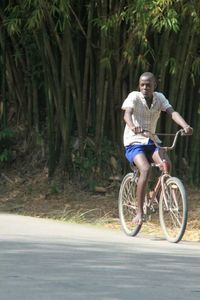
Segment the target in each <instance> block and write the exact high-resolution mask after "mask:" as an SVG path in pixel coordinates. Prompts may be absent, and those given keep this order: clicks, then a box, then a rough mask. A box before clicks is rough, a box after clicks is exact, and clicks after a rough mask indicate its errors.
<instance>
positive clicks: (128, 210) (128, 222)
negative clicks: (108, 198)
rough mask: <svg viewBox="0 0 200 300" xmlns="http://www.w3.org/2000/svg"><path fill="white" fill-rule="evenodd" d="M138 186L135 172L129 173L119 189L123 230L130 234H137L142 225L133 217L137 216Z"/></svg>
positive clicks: (120, 217)
mask: <svg viewBox="0 0 200 300" xmlns="http://www.w3.org/2000/svg"><path fill="white" fill-rule="evenodd" d="M136 186H137V181H136V177H135V176H134V173H128V174H127V175H126V176H125V177H124V178H123V180H122V183H121V186H120V190H119V198H118V208H119V219H120V223H121V226H122V229H123V231H124V232H125V233H126V234H127V235H128V236H136V235H137V234H138V232H139V231H140V229H141V226H142V225H138V224H134V223H133V218H134V217H135V216H136V211H137V202H136Z"/></svg>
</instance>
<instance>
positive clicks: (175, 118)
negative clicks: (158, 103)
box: [166, 107, 193, 135]
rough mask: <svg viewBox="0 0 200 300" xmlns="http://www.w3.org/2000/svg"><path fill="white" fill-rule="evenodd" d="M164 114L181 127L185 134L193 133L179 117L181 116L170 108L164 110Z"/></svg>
mask: <svg viewBox="0 0 200 300" xmlns="http://www.w3.org/2000/svg"><path fill="white" fill-rule="evenodd" d="M166 113H167V114H168V115H169V116H170V117H171V119H172V120H173V121H174V122H175V123H176V124H178V125H179V126H181V127H182V128H183V129H184V131H185V133H186V134H190V135H191V134H192V133H193V128H192V127H190V125H188V123H187V122H186V121H185V120H184V119H183V118H182V117H181V115H180V114H179V113H178V112H177V111H175V110H174V109H173V108H172V107H170V108H168V109H167V110H166Z"/></svg>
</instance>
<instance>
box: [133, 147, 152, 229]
mask: <svg viewBox="0 0 200 300" xmlns="http://www.w3.org/2000/svg"><path fill="white" fill-rule="evenodd" d="M134 163H135V165H136V167H137V168H138V170H139V173H140V176H139V178H138V182H137V190H136V198H137V204H138V211H137V215H136V217H135V218H134V219H133V222H134V223H135V224H142V218H143V203H144V197H145V192H146V186H147V182H148V177H149V171H150V164H149V162H148V160H147V158H146V156H145V155H144V154H143V153H140V154H137V155H136V156H135V158H134Z"/></svg>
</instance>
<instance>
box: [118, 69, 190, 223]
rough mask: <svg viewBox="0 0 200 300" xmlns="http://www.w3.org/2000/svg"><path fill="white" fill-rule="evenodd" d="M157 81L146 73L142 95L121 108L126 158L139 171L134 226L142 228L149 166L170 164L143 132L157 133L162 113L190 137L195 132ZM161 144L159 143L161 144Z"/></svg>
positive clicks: (142, 78)
mask: <svg viewBox="0 0 200 300" xmlns="http://www.w3.org/2000/svg"><path fill="white" fill-rule="evenodd" d="M155 88H156V81H155V77H154V75H153V74H152V73H150V72H145V73H143V74H142V75H141V76H140V78H139V91H133V92H131V93H130V94H129V95H128V97H127V98H126V99H125V100H124V102H123V104H122V109H123V110H124V120H125V122H126V126H125V130H124V146H125V156H126V158H127V159H128V161H129V162H130V163H131V164H135V165H136V167H137V168H138V169H139V173H140V175H139V179H138V183H137V190H136V198H137V203H138V209H137V215H136V217H135V218H134V219H133V222H134V223H135V224H142V221H143V202H144V197H145V189H146V185H147V182H148V177H149V171H150V163H151V162H155V163H156V164H162V161H163V159H166V160H168V161H169V158H168V157H167V155H166V153H164V152H162V151H160V150H159V148H158V147H157V146H156V145H155V144H154V142H153V141H152V140H151V139H150V138H148V137H145V136H144V134H142V132H143V131H144V130H146V131H150V132H151V133H155V130H156V125H157V121H158V119H159V116H160V113H161V111H165V112H166V113H167V115H168V116H169V117H170V118H171V119H172V120H173V121H174V122H175V123H176V124H178V125H179V126H181V127H182V128H183V129H184V131H185V133H186V134H188V135H191V134H192V133H193V129H192V128H191V127H190V125H188V124H187V123H186V121H185V120H184V119H183V118H182V117H181V115H180V114H179V113H178V112H176V111H175V110H174V109H173V108H172V106H171V105H170V103H169V101H168V100H167V99H166V98H165V96H164V95H163V94H162V93H159V92H156V91H155ZM158 142H159V141H158Z"/></svg>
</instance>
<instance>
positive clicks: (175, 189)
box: [159, 177, 188, 243]
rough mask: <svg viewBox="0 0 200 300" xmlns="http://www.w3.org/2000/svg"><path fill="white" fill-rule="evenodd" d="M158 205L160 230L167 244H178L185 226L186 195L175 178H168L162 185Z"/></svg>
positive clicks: (186, 211) (181, 185)
mask: <svg viewBox="0 0 200 300" xmlns="http://www.w3.org/2000/svg"><path fill="white" fill-rule="evenodd" d="M164 191H165V192H164V193H165V196H164V193H163V191H162V193H161V196H160V203H159V218H160V224H161V227H162V230H163V232H164V234H165V236H166V238H167V240H168V241H169V242H172V243H178V242H179V241H180V240H181V239H182V237H183V235H184V232H185V229H186V225H187V213H188V206H187V195H186V191H185V188H184V186H183V184H182V182H181V181H180V179H178V178H176V177H170V178H169V179H167V180H166V182H165V183H164Z"/></svg>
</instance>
